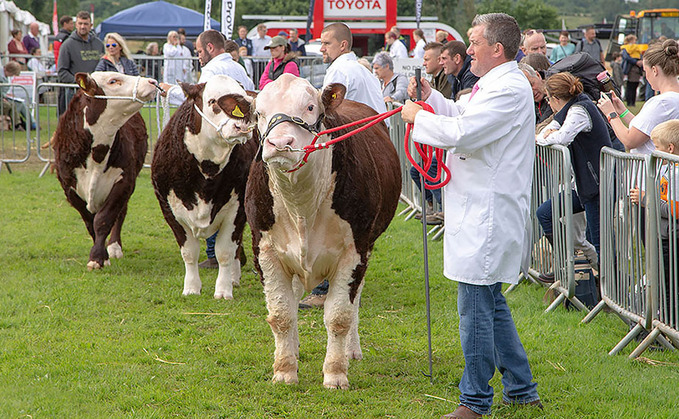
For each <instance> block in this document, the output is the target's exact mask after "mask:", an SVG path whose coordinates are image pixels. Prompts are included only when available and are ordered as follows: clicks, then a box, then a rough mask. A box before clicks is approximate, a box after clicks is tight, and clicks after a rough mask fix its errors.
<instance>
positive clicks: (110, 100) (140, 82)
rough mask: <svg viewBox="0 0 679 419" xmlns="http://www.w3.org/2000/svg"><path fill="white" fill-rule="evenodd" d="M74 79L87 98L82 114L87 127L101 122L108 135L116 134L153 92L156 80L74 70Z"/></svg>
mask: <svg viewBox="0 0 679 419" xmlns="http://www.w3.org/2000/svg"><path fill="white" fill-rule="evenodd" d="M75 82H76V83H77V84H78V86H80V90H81V91H82V93H83V94H84V95H85V96H87V97H88V99H87V105H86V106H87V109H86V111H85V117H86V118H87V123H88V125H90V126H94V125H95V124H97V122H100V125H101V128H102V130H103V131H104V132H106V133H107V134H108V135H115V133H116V132H117V131H118V129H119V128H120V127H122V126H123V125H124V124H125V122H127V120H128V119H130V117H131V116H132V115H134V114H135V113H136V112H138V111H139V109H141V107H142V106H143V105H144V102H147V101H149V100H152V99H153V98H154V97H155V95H156V85H157V82H156V81H155V80H153V79H148V78H144V77H138V76H128V75H126V74H122V73H117V72H114V71H100V72H94V73H92V74H87V73H76V75H75Z"/></svg>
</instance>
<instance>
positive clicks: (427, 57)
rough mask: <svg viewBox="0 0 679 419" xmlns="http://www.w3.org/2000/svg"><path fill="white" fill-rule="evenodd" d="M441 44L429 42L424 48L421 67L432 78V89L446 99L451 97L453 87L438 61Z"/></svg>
mask: <svg viewBox="0 0 679 419" xmlns="http://www.w3.org/2000/svg"><path fill="white" fill-rule="evenodd" d="M442 49H443V44H441V43H439V42H430V43H428V44H427V45H425V46H424V58H423V60H422V66H423V67H424V71H425V72H426V73H427V74H429V75H430V76H431V77H432V84H433V87H434V89H436V90H438V91H439V92H441V94H442V95H443V96H445V97H446V98H452V97H453V86H451V85H450V82H449V81H448V77H447V76H446V73H445V72H444V71H443V66H442V65H441V62H440V60H439V57H440V56H441V50H442Z"/></svg>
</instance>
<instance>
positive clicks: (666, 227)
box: [630, 119, 679, 310]
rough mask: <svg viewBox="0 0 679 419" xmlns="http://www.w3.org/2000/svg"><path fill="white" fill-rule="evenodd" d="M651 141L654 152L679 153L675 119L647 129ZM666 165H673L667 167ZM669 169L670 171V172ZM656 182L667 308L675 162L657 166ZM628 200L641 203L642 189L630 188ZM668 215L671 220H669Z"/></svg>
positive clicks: (678, 180) (676, 216) (678, 236)
mask: <svg viewBox="0 0 679 419" xmlns="http://www.w3.org/2000/svg"><path fill="white" fill-rule="evenodd" d="M651 140H653V144H654V145H655V148H656V149H657V150H658V151H662V152H665V153H670V154H674V155H679V119H672V120H670V121H665V122H663V123H662V124H658V125H657V126H656V127H655V128H653V131H651ZM670 167H673V169H671V168H670ZM671 170H672V171H673V173H671V172H670V171H671ZM660 175H661V178H660V185H659V187H658V192H659V197H658V198H659V199H658V214H660V220H659V221H660V238H661V239H662V254H663V264H664V268H665V269H664V270H665V293H666V303H667V306H666V309H667V310H669V307H670V306H669V302H670V301H671V298H670V283H671V281H670V280H671V279H675V292H676V291H677V288H676V287H677V286H679V284H677V283H676V278H672V277H670V234H669V233H670V227H673V228H674V235H675V236H674V239H675V243H674V246H673V248H674V252H675V253H677V252H678V249H679V247H678V246H679V201H678V200H677V197H678V196H679V190H678V189H679V165H675V164H668V163H665V164H664V165H663V166H662V167H661V168H660ZM670 182H673V184H672V188H673V190H672V191H670V190H669V183H670ZM630 200H631V201H632V203H635V204H641V205H642V206H643V205H644V192H643V191H640V190H639V189H638V188H635V189H632V190H631V191H630ZM670 215H672V218H673V219H672V220H670ZM673 259H675V263H674V269H673V271H674V276H675V277H677V274H678V272H677V271H679V263H677V260H676V258H673Z"/></svg>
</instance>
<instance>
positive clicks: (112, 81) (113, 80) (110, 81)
mask: <svg viewBox="0 0 679 419" xmlns="http://www.w3.org/2000/svg"><path fill="white" fill-rule="evenodd" d="M116 83H118V80H116V79H111V80H109V81H108V84H116Z"/></svg>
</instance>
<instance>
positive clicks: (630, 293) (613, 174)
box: [582, 147, 679, 358]
mask: <svg viewBox="0 0 679 419" xmlns="http://www.w3.org/2000/svg"><path fill="white" fill-rule="evenodd" d="M601 163H602V164H601V184H600V197H601V212H600V213H601V232H602V235H601V272H600V273H601V298H602V299H601V302H600V303H599V304H598V305H597V306H596V307H595V308H594V309H592V311H591V312H590V313H589V314H588V315H587V316H586V317H585V318H584V319H583V320H582V322H583V323H587V322H589V321H591V320H592V319H593V318H594V317H595V316H596V315H597V314H598V313H599V312H601V311H602V310H603V308H604V307H608V308H609V309H611V310H613V311H614V312H616V313H617V314H618V315H619V316H620V317H621V318H622V319H623V320H624V321H625V322H626V323H628V324H631V325H634V327H632V328H631V330H630V332H629V333H628V334H627V335H626V336H625V337H624V338H623V339H622V340H621V341H620V342H619V343H618V344H617V345H616V346H615V347H614V348H613V349H612V350H611V351H610V352H609V354H610V355H615V354H617V353H618V352H620V351H621V350H622V349H623V348H624V347H625V346H627V345H628V344H629V343H630V342H631V341H632V340H633V339H634V338H636V337H637V336H638V335H639V334H640V333H641V332H642V331H644V330H651V329H653V330H652V333H651V334H650V335H649V336H648V337H647V338H646V339H644V341H643V342H642V343H641V344H640V345H639V346H638V347H637V348H636V349H635V350H634V351H633V352H632V354H631V355H630V358H635V357H637V356H639V355H640V354H641V353H642V352H643V351H644V350H645V349H646V348H647V347H648V345H650V344H651V343H652V342H653V341H654V340H658V341H659V342H660V343H661V344H662V345H663V346H665V347H667V348H671V349H672V348H673V347H672V345H671V344H670V343H669V342H668V341H667V340H666V339H665V338H664V337H662V335H660V332H661V330H662V329H665V330H664V331H666V332H667V333H668V334H673V333H674V334H675V338H676V337H679V335H677V334H676V329H675V330H674V331H672V330H670V329H671V327H670V326H669V325H666V324H664V323H663V324H660V323H661V322H660V321H659V320H657V318H658V310H657V307H658V303H659V301H658V271H659V269H658V268H659V266H658V265H659V263H658V237H659V227H658V224H657V214H656V204H657V198H656V189H655V187H656V182H655V180H654V179H655V178H656V175H657V173H659V172H658V170H657V169H658V168H659V166H658V167H656V166H657V165H656V164H651V156H648V155H639V154H629V153H623V152H619V151H616V150H613V149H611V148H608V147H605V148H604V149H603V150H602V152H601ZM637 188H638V189H639V190H640V191H645V200H644V202H645V204H644V205H638V204H635V203H633V202H632V200H631V199H630V191H631V190H632V189H637ZM674 257H675V258H676V255H675V256H674ZM663 289H664V287H663ZM676 298H677V296H676V295H675V296H674V299H675V303H676ZM675 314H676V313H675ZM654 323H656V324H657V327H656V328H653V324H654ZM675 326H676V325H675ZM677 341H678V342H679V339H678V340H677Z"/></svg>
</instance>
